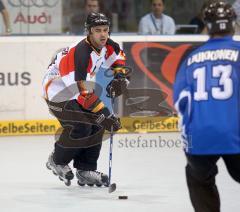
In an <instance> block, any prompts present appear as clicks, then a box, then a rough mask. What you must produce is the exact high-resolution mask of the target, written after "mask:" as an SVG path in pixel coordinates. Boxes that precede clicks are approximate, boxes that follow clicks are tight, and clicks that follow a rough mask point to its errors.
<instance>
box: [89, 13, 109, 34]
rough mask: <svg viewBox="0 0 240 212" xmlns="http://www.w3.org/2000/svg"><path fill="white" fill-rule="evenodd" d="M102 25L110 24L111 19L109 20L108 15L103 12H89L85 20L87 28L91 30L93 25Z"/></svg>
mask: <svg viewBox="0 0 240 212" xmlns="http://www.w3.org/2000/svg"><path fill="white" fill-rule="evenodd" d="M100 25H107V26H110V21H109V20H108V18H107V16H106V15H104V14H103V13H94V12H92V13H89V15H88V16H87V20H86V22H85V28H86V29H87V30H88V31H90V28H91V27H94V26H100Z"/></svg>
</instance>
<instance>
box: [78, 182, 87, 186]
mask: <svg viewBox="0 0 240 212" xmlns="http://www.w3.org/2000/svg"><path fill="white" fill-rule="evenodd" d="M77 183H78V185H80V186H85V184H84V183H80V182H79V181H77Z"/></svg>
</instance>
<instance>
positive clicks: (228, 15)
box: [204, 1, 236, 35]
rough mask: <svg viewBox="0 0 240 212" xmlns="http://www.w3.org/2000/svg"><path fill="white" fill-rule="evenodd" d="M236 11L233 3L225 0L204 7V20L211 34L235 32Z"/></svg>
mask: <svg viewBox="0 0 240 212" xmlns="http://www.w3.org/2000/svg"><path fill="white" fill-rule="evenodd" d="M235 19H236V13H235V11H234V9H233V8H232V5H231V4H229V3H226V2H224V1H216V2H213V3H210V4H209V5H208V6H207V7H206V8H205V9H204V22H205V23H206V24H207V28H208V30H209V34H210V35H211V34H216V33H225V32H233V31H234V24H235Z"/></svg>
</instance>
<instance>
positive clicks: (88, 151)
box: [48, 100, 104, 170]
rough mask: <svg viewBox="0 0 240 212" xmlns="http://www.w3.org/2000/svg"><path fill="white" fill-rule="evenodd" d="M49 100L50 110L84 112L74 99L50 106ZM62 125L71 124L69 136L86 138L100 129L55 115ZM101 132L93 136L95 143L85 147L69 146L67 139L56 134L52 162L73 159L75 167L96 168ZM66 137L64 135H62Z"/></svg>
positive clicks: (64, 163)
mask: <svg viewBox="0 0 240 212" xmlns="http://www.w3.org/2000/svg"><path fill="white" fill-rule="evenodd" d="M51 105H52V104H51V102H48V106H50V107H49V108H50V111H51V110H52V109H56V108H60V109H62V113H65V114H67V113H68V111H69V110H71V111H77V112H86V111H85V110H84V109H83V108H82V107H81V106H80V105H79V104H78V103H77V102H76V100H70V101H68V102H65V103H61V104H57V103H54V106H51ZM57 118H58V120H59V122H60V123H61V125H62V127H63V128H65V127H67V126H69V125H71V126H72V130H71V133H70V136H71V138H74V139H78V138H88V137H89V136H91V135H94V134H96V132H98V131H99V130H100V127H98V126H96V125H92V124H87V123H81V122H73V121H71V120H61V119H59V117H57ZM103 133H104V130H103V131H102V133H100V134H98V136H97V137H96V136H95V139H97V141H96V142H94V143H96V144H95V145H92V146H90V147H87V148H83V147H81V148H78V147H69V146H67V145H66V144H67V140H66V141H61V140H62V139H63V138H62V134H61V135H60V136H57V140H56V143H55V149H54V155H53V159H54V162H55V163H56V164H58V165H67V164H69V163H70V162H71V161H72V160H73V166H74V168H76V169H81V170H96V169H97V160H98V158H99V154H100V150H101V146H102V138H103ZM64 139H66V136H64Z"/></svg>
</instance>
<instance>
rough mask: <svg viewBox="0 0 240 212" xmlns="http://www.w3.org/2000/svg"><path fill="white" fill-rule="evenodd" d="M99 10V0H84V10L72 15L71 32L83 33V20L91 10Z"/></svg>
mask: <svg viewBox="0 0 240 212" xmlns="http://www.w3.org/2000/svg"><path fill="white" fill-rule="evenodd" d="M99 11H100V2H99V0H85V1H84V12H83V13H78V14H76V15H74V16H73V17H72V25H73V27H72V33H74V34H84V33H85V31H84V20H86V17H87V15H88V14H89V13H91V12H96V13H97V12H99Z"/></svg>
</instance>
